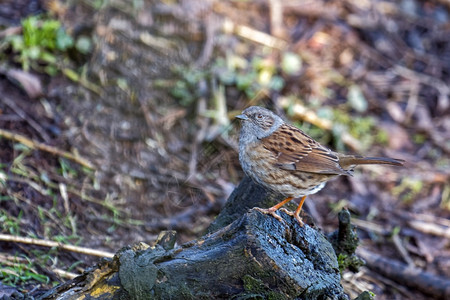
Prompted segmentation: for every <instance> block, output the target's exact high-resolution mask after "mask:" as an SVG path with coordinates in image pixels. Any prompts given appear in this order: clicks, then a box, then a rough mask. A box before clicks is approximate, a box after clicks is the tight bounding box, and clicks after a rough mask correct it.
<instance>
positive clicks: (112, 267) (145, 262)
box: [45, 210, 345, 299]
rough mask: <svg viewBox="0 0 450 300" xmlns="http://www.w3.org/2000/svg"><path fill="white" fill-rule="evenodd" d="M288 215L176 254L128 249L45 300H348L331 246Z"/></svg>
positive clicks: (228, 231)
mask: <svg viewBox="0 0 450 300" xmlns="http://www.w3.org/2000/svg"><path fill="white" fill-rule="evenodd" d="M281 216H282V217H283V219H284V220H285V222H279V221H278V220H276V219H275V218H273V217H270V216H266V215H263V214H261V213H260V212H259V211H256V210H252V211H250V212H249V213H247V214H245V215H243V216H242V217H241V218H240V219H238V220H236V221H235V222H233V223H231V224H230V225H228V226H226V227H224V228H222V229H221V230H218V231H216V232H214V233H211V234H207V235H205V236H204V237H203V238H201V239H199V240H196V241H193V242H190V243H187V244H185V245H182V246H181V247H178V248H175V249H170V250H166V249H164V248H163V247H161V246H159V245H157V246H156V247H148V246H138V247H134V248H133V247H128V248H124V249H122V250H121V251H119V252H118V253H117V254H116V256H115V257H114V259H113V260H111V261H105V262H103V263H101V264H99V266H97V267H96V268H94V269H92V270H90V271H87V272H86V273H85V274H83V275H82V276H80V277H77V278H75V279H74V280H72V281H71V282H68V283H65V284H63V285H61V286H59V287H57V288H55V289H53V290H52V291H50V292H49V293H47V295H45V299H79V298H81V297H89V298H91V299H150V298H152V299H169V298H171V299H219V298H230V297H234V298H236V299H239V298H240V299H243V298H247V297H252V298H255V297H262V298H263V299H266V298H267V299H268V298H272V299H292V298H300V299H324V298H326V296H328V297H330V298H331V299H333V298H335V299H345V295H344V294H343V291H342V287H341V285H340V274H339V269H338V265H337V260H336V256H335V253H334V250H333V248H332V246H331V244H330V243H329V242H328V241H327V240H326V238H325V237H324V235H323V234H321V233H320V232H319V231H317V230H315V229H313V228H311V227H309V226H308V225H305V226H303V227H300V226H299V225H298V223H297V221H296V220H295V219H294V218H293V217H291V216H289V215H287V214H285V213H281Z"/></svg>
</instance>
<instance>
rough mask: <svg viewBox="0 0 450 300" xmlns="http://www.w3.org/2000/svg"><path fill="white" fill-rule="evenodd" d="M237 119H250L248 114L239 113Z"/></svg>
mask: <svg viewBox="0 0 450 300" xmlns="http://www.w3.org/2000/svg"><path fill="white" fill-rule="evenodd" d="M236 119H241V120H248V117H247V116H246V115H237V116H236Z"/></svg>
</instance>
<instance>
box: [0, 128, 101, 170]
mask: <svg viewBox="0 0 450 300" xmlns="http://www.w3.org/2000/svg"><path fill="white" fill-rule="evenodd" d="M0 136H2V137H4V138H7V139H10V140H12V141H14V142H18V143H21V144H23V145H25V146H27V147H28V148H31V149H38V150H41V151H45V152H48V153H51V154H54V155H57V156H61V157H64V158H67V159H70V160H73V161H74V162H76V163H78V164H80V165H82V166H84V167H86V168H89V169H92V170H93V169H94V166H93V165H92V164H91V163H90V162H89V161H88V160H87V159H85V158H83V157H80V156H77V155H74V154H72V153H70V152H66V151H62V150H60V149H58V148H55V147H52V146H49V145H46V144H43V143H39V142H37V141H33V140H31V139H29V138H27V137H26V136H23V135H21V134H17V133H14V132H11V131H8V130H4V129H1V128H0Z"/></svg>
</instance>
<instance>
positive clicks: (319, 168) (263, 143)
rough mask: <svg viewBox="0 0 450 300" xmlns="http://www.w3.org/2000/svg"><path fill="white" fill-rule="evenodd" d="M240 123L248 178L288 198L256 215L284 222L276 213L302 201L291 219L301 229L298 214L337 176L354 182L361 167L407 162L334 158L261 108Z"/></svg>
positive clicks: (241, 158) (246, 113)
mask: <svg viewBox="0 0 450 300" xmlns="http://www.w3.org/2000/svg"><path fill="white" fill-rule="evenodd" d="M236 118H238V119H240V120H241V130H240V134H239V162H240V164H241V166H242V169H243V171H244V173H245V174H246V175H247V176H249V177H250V178H251V179H252V180H253V181H254V182H256V183H257V184H260V185H262V186H263V187H265V188H267V189H269V190H271V191H273V192H277V193H280V194H282V195H283V196H285V197H286V198H285V199H284V200H283V201H281V202H280V203H278V204H276V205H274V206H272V207H270V208H268V209H263V208H258V207H257V208H255V209H257V210H259V211H260V212H262V213H264V214H269V215H272V216H273V217H275V218H276V219H278V220H280V221H282V218H281V217H280V216H279V215H277V214H276V213H275V212H276V211H277V210H278V209H279V208H281V207H282V206H283V205H285V204H286V203H288V202H289V201H291V200H292V199H296V198H300V202H299V204H298V206H297V209H296V210H295V212H294V213H292V212H288V213H289V214H290V215H293V216H294V217H295V219H296V220H297V221H298V222H299V224H300V226H303V221H302V219H301V217H300V212H301V210H302V206H303V203H304V202H305V199H306V197H307V196H308V195H311V194H315V193H317V192H318V191H320V190H321V189H323V187H324V186H325V184H326V182H327V181H329V180H331V179H333V178H335V177H337V176H340V175H345V176H352V174H353V169H354V168H355V167H356V166H357V165H367V164H384V165H393V166H403V164H404V162H405V161H404V160H402V159H396V158H389V157H363V156H358V155H347V154H342V153H337V152H334V151H332V150H330V149H328V148H327V147H325V146H322V145H321V144H320V143H319V142H317V141H315V140H314V139H313V138H311V137H310V136H309V135H307V134H306V133H305V132H303V131H302V130H300V129H299V128H297V127H295V126H293V125H290V124H288V123H286V122H285V121H284V120H283V119H282V118H281V117H279V116H278V115H276V114H275V113H273V112H272V111H270V110H268V109H266V108H263V107H260V106H250V107H248V108H246V109H244V110H243V111H242V113H241V114H240V115H238V116H236Z"/></svg>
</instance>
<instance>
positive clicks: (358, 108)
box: [0, 0, 450, 299]
mask: <svg viewBox="0 0 450 300" xmlns="http://www.w3.org/2000/svg"><path fill="white" fill-rule="evenodd" d="M449 12H450V4H449V2H448V1H445V0H436V1H422V0H402V1H377V0H367V1H356V0H344V1H333V0H332V1H325V0H324V1H321V0H314V1H313V0H309V1H308V0H289V1H282V0H247V1H245V0H240V1H238V0H234V1H219V0H210V1H196V0H179V1H176V0H161V1H144V0H134V1H126V0H110V1H107V0H94V1H87V0H78V1H76V0H61V1H58V0H48V1H44V0H41V1H39V0H17V1H8V0H2V1H0V230H1V233H2V238H1V239H0V267H1V272H0V280H1V281H2V285H1V286H0V291H2V293H7V292H5V291H7V288H6V287H5V286H4V285H9V286H15V287H16V289H18V290H19V291H21V292H30V291H31V292H32V293H33V292H36V291H38V290H42V289H46V288H49V287H51V286H53V285H55V284H57V283H59V282H64V281H66V280H68V279H69V278H72V277H73V276H75V275H76V274H80V273H81V272H82V271H83V270H84V269H85V268H87V267H89V266H90V265H92V264H94V263H95V262H97V261H98V260H99V257H97V256H93V255H90V254H89V250H88V251H87V253H84V254H82V253H76V252H72V251H63V250H58V248H57V247H55V246H54V245H53V244H51V243H50V244H48V245H47V246H45V245H42V244H39V245H36V243H35V242H32V243H31V245H26V244H23V243H17V242H13V241H14V239H13V238H12V237H20V238H34V239H35V240H41V241H45V242H48V241H54V242H59V243H63V244H67V245H77V246H83V247H86V248H87V249H96V250H103V251H106V252H109V253H115V252H116V251H117V250H119V249H120V248H121V247H124V246H126V245H128V244H134V243H137V242H140V241H143V242H146V243H148V244H150V245H151V244H152V243H154V241H155V239H156V237H157V235H158V233H159V232H160V231H161V230H167V229H173V230H176V231H177V232H178V237H177V242H178V243H183V242H187V241H190V240H192V239H195V238H197V237H200V236H201V235H202V233H203V232H204V230H205V229H206V227H207V226H208V225H209V224H210V222H211V221H212V220H213V219H214V217H215V216H216V215H217V214H218V213H219V211H220V210H221V208H222V207H223V205H224V203H225V201H226V199H227V197H228V196H229V195H230V193H231V192H232V191H233V189H234V188H235V186H236V185H237V184H238V183H239V182H240V180H241V179H242V178H243V173H242V170H241V168H240V165H239V161H238V154H237V141H238V134H239V131H238V130H239V122H237V121H236V120H235V119H234V117H235V116H236V115H237V114H239V113H240V111H242V110H243V109H244V108H245V107H247V106H250V105H260V106H264V107H267V108H269V109H271V110H273V111H275V112H276V113H277V114H279V115H281V116H282V117H283V118H285V119H286V120H287V121H289V122H290V123H292V124H294V125H296V126H298V127H299V128H301V129H302V130H304V131H306V132H307V133H308V134H309V135H311V136H312V137H313V138H315V139H316V140H318V141H319V142H320V143H322V144H323V145H326V146H328V147H330V148H332V149H334V150H337V151H340V152H344V153H354V154H363V155H368V156H390V157H395V158H400V159H404V160H406V161H407V163H406V164H405V167H404V168H394V167H383V166H367V167H360V168H359V169H357V171H356V173H355V176H354V177H351V178H347V177H345V178H344V177H342V178H338V179H336V180H334V181H332V182H330V183H329V184H328V185H327V187H326V188H325V189H323V190H322V191H321V192H319V193H318V194H315V195H313V196H311V197H309V198H308V201H306V204H305V210H306V212H307V213H308V214H310V215H311V216H312V218H313V219H314V221H315V223H316V225H317V226H318V227H319V228H321V229H322V230H323V231H324V232H326V233H327V232H332V231H334V230H335V229H336V228H337V212H339V211H340V209H341V208H343V207H347V208H349V209H350V211H351V212H352V214H353V220H354V223H355V225H357V226H358V234H359V236H360V239H361V245H360V248H362V249H366V250H369V251H371V253H374V254H377V255H380V256H382V257H385V258H388V259H391V260H394V261H398V262H401V263H403V264H404V265H405V266H414V267H417V268H419V269H420V270H422V271H424V272H428V273H429V274H431V275H433V276H440V277H444V278H449V277H450V220H449V219H450V184H449V181H450V171H449V170H450V155H449V154H450V99H449V97H450V85H449V82H450V14H449ZM35 240H33V241H35ZM342 276H343V280H342V283H343V285H344V288H345V290H346V292H347V293H348V294H349V296H350V297H351V298H354V297H356V296H357V295H358V294H359V293H361V292H362V291H364V290H370V291H372V292H373V293H375V294H376V295H377V299H412V298H414V299H429V296H425V295H422V294H421V292H419V291H414V290H411V289H410V288H406V287H405V286H403V285H402V284H401V283H398V282H396V281H395V279H393V278H390V277H389V275H386V274H379V273H377V272H376V271H374V270H372V269H370V268H368V267H363V268H361V269H360V270H359V271H353V272H351V271H348V270H346V271H344V272H343V273H342Z"/></svg>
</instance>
